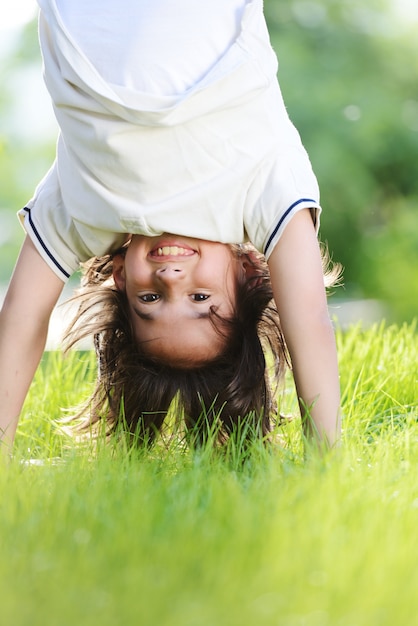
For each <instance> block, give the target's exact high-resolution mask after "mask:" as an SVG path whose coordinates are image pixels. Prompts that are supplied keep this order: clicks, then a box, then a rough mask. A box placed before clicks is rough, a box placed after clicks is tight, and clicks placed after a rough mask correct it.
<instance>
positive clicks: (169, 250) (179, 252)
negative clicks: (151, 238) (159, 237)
mask: <svg viewBox="0 0 418 626" xmlns="http://www.w3.org/2000/svg"><path fill="white" fill-rule="evenodd" d="M185 253H186V251H185V249H184V248H179V247H178V246H163V247H162V248H158V249H157V254H158V256H183V255H184V254H185Z"/></svg>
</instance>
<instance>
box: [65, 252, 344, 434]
mask: <svg viewBox="0 0 418 626" xmlns="http://www.w3.org/2000/svg"><path fill="white" fill-rule="evenodd" d="M126 245H129V244H126ZM124 250H126V246H125V248H124V249H122V250H118V251H117V252H116V253H114V254H113V255H106V256H104V257H100V258H94V259H91V260H90V262H88V263H87V264H86V265H85V266H84V278H83V281H82V287H81V290H80V292H79V294H78V295H77V296H76V297H75V298H76V299H77V300H78V302H79V305H78V311H77V314H76V316H75V317H74V319H73V321H72V322H71V324H70V325H69V327H68V329H67V331H66V334H65V337H64V346H65V349H66V350H68V349H70V348H71V347H73V346H75V344H76V343H77V342H78V341H79V340H81V339H83V338H86V337H94V347H95V351H96V355H97V362H98V372H97V380H96V385H95V389H94V391H93V393H92V395H91V397H90V398H89V400H88V401H87V402H86V404H85V405H84V406H83V407H81V409H80V411H79V413H78V414H77V416H76V417H78V418H80V416H83V417H84V419H83V421H82V422H81V424H80V423H79V426H78V428H79V429H81V430H82V431H83V430H84V431H86V430H89V431H92V430H93V431H94V429H95V428H97V427H98V426H99V425H100V424H105V429H106V432H107V433H108V434H111V433H112V432H114V431H115V430H117V429H118V427H120V426H121V425H123V427H124V428H125V429H126V430H127V432H128V433H130V434H131V435H132V436H133V437H135V439H136V440H137V441H138V442H139V443H152V442H153V441H154V439H155V437H156V435H157V433H158V432H159V431H160V429H161V427H162V425H163V423H164V420H165V419H166V416H167V413H168V411H169V408H170V405H172V402H173V400H176V412H177V416H182V421H183V424H184V427H185V430H186V433H188V434H189V435H191V436H192V437H193V440H194V441H195V442H197V443H199V442H204V441H205V440H207V439H208V437H209V436H210V434H211V433H213V432H215V433H216V437H217V440H218V441H220V442H223V441H225V440H226V439H227V438H228V437H229V435H230V434H231V433H232V432H233V431H234V429H237V428H241V429H243V428H244V431H245V433H246V435H247V436H248V437H261V438H263V437H266V436H267V435H268V433H269V432H270V431H271V429H272V425H273V424H274V423H275V421H276V420H277V417H278V407H277V393H276V390H277V386H278V384H279V383H280V382H281V379H282V378H283V375H284V372H285V370H286V367H287V366H289V357H288V353H287V349H286V344H285V340H284V337H283V334H282V330H281V327H280V320H279V316H278V313H277V309H276V306H275V304H274V300H273V293H272V288H271V283H270V277H269V271H268V266H267V263H266V262H265V260H264V257H263V256H262V255H261V254H259V253H258V252H256V251H255V249H254V248H253V247H252V246H251V245H250V244H245V245H240V246H232V250H233V252H234V254H235V255H236V256H238V257H243V260H244V261H245V262H246V263H248V264H250V265H251V266H252V272H250V274H251V277H250V278H248V279H247V280H246V282H244V283H242V284H238V286H237V295H236V304H235V308H234V314H233V316H232V318H230V319H227V320H225V319H220V318H219V316H217V314H216V312H214V311H212V315H211V321H212V323H213V325H214V326H215V328H216V329H217V330H218V332H220V333H223V334H224V336H225V348H224V350H223V352H222V353H221V354H220V355H219V356H218V357H217V358H215V359H214V360H213V361H210V362H208V363H205V364H204V365H202V366H199V367H194V368H184V367H173V365H172V364H167V363H164V362H161V361H158V360H155V359H153V358H150V356H149V355H146V354H144V352H143V351H142V350H141V344H140V343H139V344H138V342H137V341H136V340H135V338H134V333H133V330H132V325H131V321H130V317H129V308H128V302H127V299H126V296H125V293H124V292H122V291H119V290H118V289H117V288H116V286H115V283H114V281H113V277H112V275H113V258H114V256H116V254H121V253H122V254H123V253H124ZM323 258H324V276H325V284H333V282H335V279H336V277H337V276H338V274H339V269H340V268H339V267H338V266H336V267H335V268H334V270H333V271H327V263H328V257H327V254H326V253H325V252H324V251H323Z"/></svg>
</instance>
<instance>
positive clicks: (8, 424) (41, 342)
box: [0, 237, 64, 454]
mask: <svg viewBox="0 0 418 626" xmlns="http://www.w3.org/2000/svg"><path fill="white" fill-rule="evenodd" d="M63 286H64V284H63V282H62V281H61V280H60V279H59V278H58V277H57V276H56V275H55V274H54V272H53V271H52V270H51V269H50V268H49V267H48V265H47V264H46V262H45V261H44V260H43V259H42V257H41V256H40V255H39V253H38V252H37V250H36V248H35V247H34V245H33V243H32V242H31V240H30V239H29V237H26V239H25V241H24V244H23V246H22V249H21V252H20V255H19V259H18V261H17V264H16V268H15V270H14V273H13V276H12V279H11V281H10V285H9V288H8V291H7V295H6V297H5V300H4V304H3V308H2V310H1V313H0V445H1V448H0V454H1V452H2V451H5V450H6V451H7V450H9V449H10V447H11V445H12V443H13V438H14V435H15V431H16V427H17V422H18V419H19V414H20V411H21V409H22V405H23V402H24V400H25V397H26V394H27V391H28V389H29V386H30V384H31V381H32V378H33V376H34V374H35V371H36V368H37V366H38V364H39V361H40V359H41V356H42V353H43V350H44V348H45V343H46V338H47V333H48V323H49V318H50V315H51V312H52V310H53V308H54V306H55V304H56V302H57V300H58V297H59V295H60V293H61V291H62V288H63ZM2 449H3V450H2Z"/></svg>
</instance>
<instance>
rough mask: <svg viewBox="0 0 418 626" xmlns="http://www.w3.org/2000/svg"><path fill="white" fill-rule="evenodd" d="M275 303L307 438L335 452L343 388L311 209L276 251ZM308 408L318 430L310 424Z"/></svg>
mask: <svg viewBox="0 0 418 626" xmlns="http://www.w3.org/2000/svg"><path fill="white" fill-rule="evenodd" d="M269 268H270V275H271V281H272V286H273V293H274V299H275V301H276V305H277V308H278V311H279V316H280V320H281V325H282V329H283V333H284V336H285V339H286V343H287V346H288V349H289V352H290V358H291V361H292V368H293V375H294V378H295V384H296V390H297V394H298V397H299V401H300V408H301V414H302V421H303V424H304V433H305V435H306V436H307V437H308V438H309V439H311V440H312V439H313V441H317V440H318V439H319V442H320V444H321V445H322V444H323V443H325V445H326V446H327V445H329V446H332V445H334V444H335V443H336V442H337V441H338V439H339V436H340V411H339V407H340V388H339V376H338V362H337V352H336V347H335V338H334V331H333V328H332V325H331V321H330V319H329V315H328V309H327V300H326V293H325V288H324V281H323V271H322V260H321V253H320V248H319V244H318V241H317V238H316V233H315V229H314V226H313V222H312V219H311V216H310V212H309V210H308V209H305V210H302V211H300V212H298V213H297V214H296V215H295V216H294V217H293V218H292V220H291V221H290V222H289V224H288V225H287V226H286V228H285V231H284V233H283V235H282V237H281V239H280V240H279V242H278V244H277V245H276V247H275V249H274V250H273V252H272V254H271V256H270V259H269ZM306 408H307V409H308V411H309V414H310V416H311V417H312V420H313V424H312V423H310V422H309V420H308V419H306Z"/></svg>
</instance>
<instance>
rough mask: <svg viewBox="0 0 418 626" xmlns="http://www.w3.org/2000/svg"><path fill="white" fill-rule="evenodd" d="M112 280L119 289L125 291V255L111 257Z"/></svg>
mask: <svg viewBox="0 0 418 626" xmlns="http://www.w3.org/2000/svg"><path fill="white" fill-rule="evenodd" d="M113 280H114V281H115V285H116V287H117V288H118V290H119V291H125V282H126V280H125V257H124V256H123V255H122V254H117V255H116V256H114V257H113Z"/></svg>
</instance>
